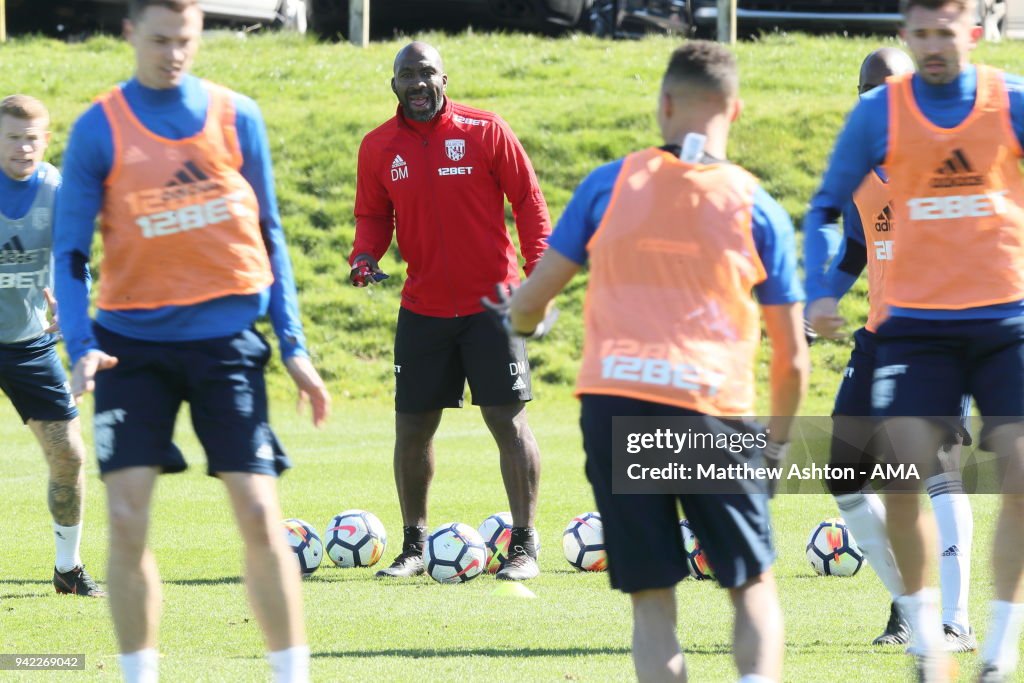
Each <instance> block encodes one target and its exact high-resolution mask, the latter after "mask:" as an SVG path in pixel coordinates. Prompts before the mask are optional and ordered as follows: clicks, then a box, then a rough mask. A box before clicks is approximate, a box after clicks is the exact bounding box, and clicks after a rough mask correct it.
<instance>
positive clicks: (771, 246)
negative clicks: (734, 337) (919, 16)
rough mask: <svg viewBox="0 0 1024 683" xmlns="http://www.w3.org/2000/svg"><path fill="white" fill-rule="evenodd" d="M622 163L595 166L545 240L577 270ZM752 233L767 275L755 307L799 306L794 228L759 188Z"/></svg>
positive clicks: (800, 290) (800, 292)
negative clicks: (793, 304)
mask: <svg viewBox="0 0 1024 683" xmlns="http://www.w3.org/2000/svg"><path fill="white" fill-rule="evenodd" d="M622 161H623V160H622V159H617V160H616V161H612V162H611V163H608V164H605V165H603V166H599V167H598V168H596V169H595V170H594V171H592V172H591V173H590V175H588V176H587V177H586V178H584V179H583V182H582V183H580V185H579V187H577V188H576V192H575V193H574V194H573V196H572V199H570V200H569V204H568V206H566V207H565V211H564V212H563V213H562V217H561V218H560V219H559V220H558V225H556V226H555V229H554V231H553V232H552V233H551V236H550V237H549V238H548V246H549V247H550V248H552V249H554V250H555V251H557V252H558V253H559V254H561V255H562V256H564V257H566V258H567V259H569V260H570V261H574V262H576V263H578V264H580V265H581V266H582V265H584V264H585V263H586V262H587V243H588V242H589V241H590V238H591V237H592V236H593V234H594V232H595V231H596V230H597V227H598V226H599V225H600V224H601V219H602V218H603V217H604V213H605V210H606V209H607V208H608V201H609V200H610V199H611V193H612V188H614V187H615V181H616V179H617V178H618V177H619V172H620V171H621V170H622ZM752 232H753V237H754V244H755V245H756V247H757V254H758V256H759V257H760V258H761V262H762V263H763V264H764V268H765V271H767V278H766V279H765V281H764V282H762V283H761V284H759V285H757V286H756V287H755V288H754V292H755V294H756V295H757V299H758V301H759V302H760V303H761V304H762V305H765V306H771V305H779V304H789V303H794V302H797V301H803V299H804V292H803V288H802V287H801V286H800V280H799V278H797V276H796V247H795V243H794V238H793V223H792V221H790V218H789V214H787V213H786V211H785V209H783V208H782V207H781V206H779V204H778V202H776V201H775V200H774V199H772V198H771V196H770V195H769V194H768V193H767V192H765V191H764V189H762V188H760V187H758V188H757V192H756V193H755V194H754V208H753V225H752Z"/></svg>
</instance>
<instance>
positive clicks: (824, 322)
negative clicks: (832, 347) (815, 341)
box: [804, 296, 846, 339]
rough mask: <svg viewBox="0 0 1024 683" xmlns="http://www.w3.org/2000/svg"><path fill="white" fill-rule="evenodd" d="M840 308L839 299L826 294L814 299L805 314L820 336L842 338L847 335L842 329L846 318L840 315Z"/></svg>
mask: <svg viewBox="0 0 1024 683" xmlns="http://www.w3.org/2000/svg"><path fill="white" fill-rule="evenodd" d="M838 308H839V301H838V300H837V299H836V298H835V297H831V296H826V297H822V298H820V299H815V300H814V301H812V302H811V305H810V306H808V307H807V311H806V312H805V314H804V316H805V317H806V318H807V320H808V321H809V322H810V323H811V327H812V328H813V329H814V331H815V332H817V333H818V335H819V336H821V337H824V338H825V339H842V338H844V337H845V336H846V335H845V334H844V333H843V332H842V331H841V330H842V328H843V326H844V325H846V318H844V317H843V316H841V315H839V313H838V312H837V309H838Z"/></svg>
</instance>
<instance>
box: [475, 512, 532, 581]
mask: <svg viewBox="0 0 1024 683" xmlns="http://www.w3.org/2000/svg"><path fill="white" fill-rule="evenodd" d="M477 532H478V533H479V534H480V537H481V538H482V539H484V545H485V546H486V547H487V572H488V573H489V574H496V573H497V572H500V571H501V570H502V568H504V566H505V561H506V560H508V545H509V543H510V542H511V540H512V513H511V512H496V513H494V514H493V515H491V516H490V517H488V518H487V519H485V520H484V521H483V522H481V523H480V526H479V527H477ZM533 542H534V544H535V545H536V548H535V549H536V551H537V554H538V555H540V537H539V536H538V535H537V534H534V535H533Z"/></svg>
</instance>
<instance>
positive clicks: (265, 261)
mask: <svg viewBox="0 0 1024 683" xmlns="http://www.w3.org/2000/svg"><path fill="white" fill-rule="evenodd" d="M203 86H204V88H205V89H206V91H207V93H208V94H209V106H208V108H207V113H206V122H205V124H204V125H203V129H202V130H201V131H200V132H199V133H197V134H196V135H194V136H192V137H189V138H185V139H182V140H170V139H167V138H163V137H160V136H158V135H156V134H154V133H152V132H151V131H149V130H148V129H146V128H145V127H144V126H143V125H142V123H141V122H140V121H139V120H138V119H137V118H136V117H135V114H134V113H133V112H132V111H131V109H130V107H129V106H128V103H127V102H126V101H125V98H124V95H123V94H122V92H121V89H120V88H119V87H115V88H114V89H112V90H110V91H109V92H107V93H106V94H105V95H102V96H101V97H100V98H99V102H100V103H101V104H102V106H103V111H104V113H105V114H106V116H107V120H108V121H109V122H110V128H111V131H112V133H113V142H114V163H113V166H112V168H111V171H110V175H109V176H108V177H107V180H106V187H105V191H104V197H103V207H102V211H101V213H100V219H101V230H102V234H103V249H104V260H103V277H102V278H101V281H100V284H99V287H100V293H99V301H98V302H97V305H98V306H99V307H100V308H103V309H107V310H117V309H139V308H158V307H161V306H172V305H173V306H187V305H191V304H196V303H200V302H203V301H209V300H210V299H215V298H218V297H222V296H228V295H232V294H254V293H256V292H259V291H261V290H263V289H265V288H266V287H268V286H270V284H271V283H272V282H273V274H272V273H271V270H270V259H269V257H268V256H267V249H266V245H265V244H264V242H263V237H262V235H261V232H260V223H259V203H258V201H257V199H256V194H255V192H254V191H253V189H252V187H251V186H250V185H249V183H248V182H247V181H246V180H245V178H244V177H242V174H241V173H240V172H239V169H241V167H242V153H241V149H240V147H239V144H238V134H237V131H236V130H235V109H234V103H233V101H232V98H231V93H230V91H228V90H227V89H225V88H222V87H220V86H217V85H214V84H212V83H208V82H205V81H204V82H203Z"/></svg>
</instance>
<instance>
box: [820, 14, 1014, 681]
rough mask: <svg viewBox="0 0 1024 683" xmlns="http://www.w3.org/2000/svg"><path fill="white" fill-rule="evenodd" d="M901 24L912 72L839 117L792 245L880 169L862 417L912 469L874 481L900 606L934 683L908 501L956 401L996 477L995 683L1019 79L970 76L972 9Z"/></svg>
mask: <svg viewBox="0 0 1024 683" xmlns="http://www.w3.org/2000/svg"><path fill="white" fill-rule="evenodd" d="M904 12H905V13H904V18H905V21H906V25H905V27H904V29H903V31H902V35H903V37H904V39H905V40H906V43H907V47H908V48H909V51H910V52H911V54H912V55H913V57H914V61H915V63H916V64H917V69H918V70H917V72H916V73H914V74H904V75H901V76H895V77H893V78H890V79H889V80H888V81H887V82H886V85H884V86H883V87H881V88H878V89H876V90H874V91H872V92H870V93H867V94H865V95H864V96H863V97H862V98H861V100H860V102H858V104H857V106H856V107H855V108H854V110H853V111H852V112H851V113H850V116H849V117H848V119H847V122H846V125H845V127H844V129H843V131H842V133H841V134H840V136H839V139H838V141H837V143H836V147H835V151H834V152H833V154H832V158H831V161H830V163H829V168H828V170H827V171H826V173H825V178H824V181H823V182H822V185H821V188H820V189H819V191H818V193H817V194H816V195H815V197H814V199H813V200H812V202H811V207H810V210H809V212H808V215H807V219H806V222H805V232H807V234H811V233H812V232H814V231H816V230H818V229H819V228H820V225H821V224H822V223H825V222H828V221H829V218H830V216H832V215H835V213H836V212H838V211H840V210H841V209H842V206H843V203H844V202H845V201H846V199H847V198H848V197H849V196H850V195H851V194H852V193H853V192H854V190H856V189H857V187H858V186H859V185H860V183H861V182H862V181H863V179H864V177H865V176H866V175H867V174H868V173H871V172H872V170H873V169H874V168H876V167H878V166H880V165H883V164H884V168H885V172H886V173H887V174H888V176H889V187H890V191H891V195H892V212H893V217H894V219H895V223H896V225H897V229H896V230H895V231H894V233H893V235H892V238H891V241H888V243H887V244H885V245H884V249H885V254H886V256H887V257H891V259H890V260H889V262H888V268H887V272H886V278H885V297H884V298H885V304H886V305H887V306H888V307H889V317H888V318H887V319H886V320H885V322H883V323H882V324H881V325H880V326H879V328H878V342H879V344H878V355H877V361H876V366H875V371H874V381H873V385H872V396H871V403H872V412H873V413H874V414H875V415H877V416H880V417H883V418H886V420H885V422H884V426H883V431H882V433H881V436H882V437H884V438H883V441H884V442H885V443H884V444H883V445H884V450H885V456H886V457H887V458H889V459H890V460H893V461H897V462H899V463H900V464H904V465H910V464H913V465H915V467H916V470H917V472H918V477H919V478H918V479H912V478H910V477H906V478H903V479H896V480H893V481H891V482H889V485H890V487H891V488H890V490H892V491H893V493H892V494H890V495H887V497H886V507H887V514H888V519H887V527H888V532H889V537H890V540H891V542H892V546H893V550H894V552H895V555H896V560H897V564H898V566H899V569H900V574H901V575H902V577H903V581H904V584H905V587H906V595H905V596H904V597H902V598H900V605H901V609H903V610H904V613H905V614H906V615H907V617H908V619H909V620H910V622H911V625H912V628H913V631H914V636H913V640H912V645H913V647H914V651H915V653H917V654H918V660H917V664H918V671H919V676H920V678H921V680H923V681H928V682H933V681H939V682H942V681H947V680H949V679H950V677H951V674H950V660H949V658H948V655H947V654H946V653H945V652H944V647H945V639H944V638H943V633H942V631H941V629H940V628H939V623H940V622H939V616H938V608H937V607H938V606H937V602H938V596H937V591H936V589H935V588H934V587H933V586H931V585H930V578H929V577H930V575H931V572H930V569H931V566H932V563H933V562H934V557H935V555H936V554H937V551H936V548H935V538H934V536H935V526H934V523H933V520H932V519H931V514H930V513H928V512H926V511H922V510H921V509H920V503H919V500H918V496H917V495H916V491H917V489H918V487H919V485H920V484H919V482H920V480H921V479H926V478H928V477H929V476H930V475H932V474H935V473H936V471H937V469H938V463H937V462H936V458H935V453H936V452H937V451H938V449H939V447H940V446H941V444H942V442H943V441H944V440H945V439H946V438H948V435H949V434H950V433H951V432H952V431H953V430H955V429H956V428H957V427H958V423H959V421H960V417H959V414H960V412H961V403H962V397H963V395H964V394H970V395H971V396H972V397H973V398H974V401H975V403H976V404H977V406H978V410H979V411H980V412H981V414H982V416H983V418H984V428H983V430H982V432H981V434H980V442H981V446H982V447H984V448H985V449H986V450H991V451H994V452H996V453H997V454H998V455H999V456H1000V465H1001V466H1002V468H1003V469H1002V473H1001V476H1000V478H999V483H1000V485H1001V486H1002V489H1001V491H1000V492H1001V493H1002V494H1003V499H1002V501H1003V505H1002V509H1001V510H1000V513H999V519H998V521H997V524H996V545H995V553H994V558H993V559H994V562H993V566H994V578H995V597H996V599H995V602H994V603H993V605H992V624H991V628H990V630H989V631H988V633H987V634H986V638H985V643H984V646H983V647H982V660H983V673H982V677H981V680H983V681H985V683H995V682H997V681H1008V680H1010V679H1011V677H1012V676H1013V672H1014V671H1015V670H1016V668H1017V660H1018V641H1019V638H1020V632H1021V627H1022V625H1024V596H1022V593H1021V578H1022V570H1024V179H1022V177H1021V171H1020V168H1019V163H1020V158H1021V156H1022V140H1024V79H1021V78H1020V77H1019V76H1013V75H1010V74H1005V73H1003V72H1001V71H999V70H997V69H993V68H991V67H986V66H980V65H979V66H973V65H971V63H970V60H969V56H970V52H971V50H972V49H973V48H974V47H975V44H976V42H977V39H978V37H979V36H980V34H981V29H980V27H977V26H975V25H974V23H973V20H974V17H975V16H976V14H975V3H974V2H973V1H972V0H907V2H905V3H904ZM900 489H902V490H900ZM907 491H912V492H913V495H907V494H906V492H907Z"/></svg>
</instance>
